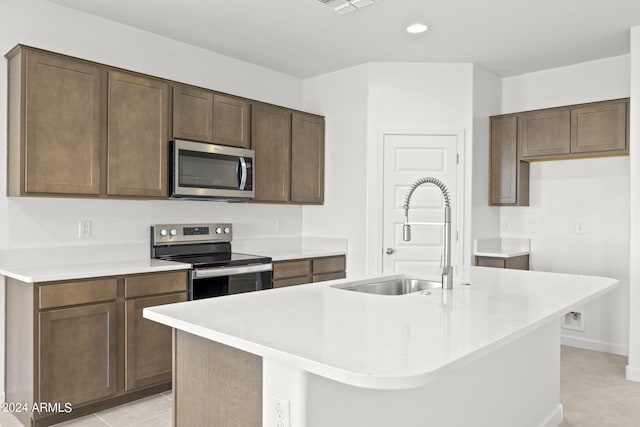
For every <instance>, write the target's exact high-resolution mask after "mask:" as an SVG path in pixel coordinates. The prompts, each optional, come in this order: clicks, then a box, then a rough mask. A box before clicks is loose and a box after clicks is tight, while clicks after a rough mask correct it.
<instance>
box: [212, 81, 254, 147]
mask: <svg viewBox="0 0 640 427" xmlns="http://www.w3.org/2000/svg"><path fill="white" fill-rule="evenodd" d="M250 129H251V103H250V102H249V101H248V100H246V99H242V98H236V97H233V96H227V95H222V94H219V93H216V94H214V96H213V142H215V143H216V144H222V145H232V146H234V147H241V148H249V147H250V146H251V139H250Z"/></svg>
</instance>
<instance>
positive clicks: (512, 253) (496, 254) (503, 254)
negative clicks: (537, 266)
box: [473, 249, 529, 258]
mask: <svg viewBox="0 0 640 427" xmlns="http://www.w3.org/2000/svg"><path fill="white" fill-rule="evenodd" d="M473 255H475V256H485V257H491V258H513V257H517V256H523V255H529V251H528V250H526V251H524V250H509V249H501V250H493V251H476V252H474V253H473Z"/></svg>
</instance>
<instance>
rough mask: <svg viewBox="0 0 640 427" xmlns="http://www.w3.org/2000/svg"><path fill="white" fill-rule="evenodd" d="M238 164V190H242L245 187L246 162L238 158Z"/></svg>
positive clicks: (242, 158)
mask: <svg viewBox="0 0 640 427" xmlns="http://www.w3.org/2000/svg"><path fill="white" fill-rule="evenodd" d="M238 161H239V162H240V163H239V164H240V187H239V189H240V190H244V186H245V185H247V162H246V161H245V160H244V157H240V158H239V159H238Z"/></svg>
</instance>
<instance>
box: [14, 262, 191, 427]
mask: <svg viewBox="0 0 640 427" xmlns="http://www.w3.org/2000/svg"><path fill="white" fill-rule="evenodd" d="M186 298H187V273H186V272H185V271H176V272H163V273H150V274H139V275H130V276H116V277H105V278H96V279H88V280H75V281H69V282H45V283H35V284H34V283H23V282H20V281H17V280H15V279H11V278H7V279H6V300H7V307H8V309H7V315H6V325H7V330H6V348H7V352H6V398H7V401H8V402H24V403H26V404H28V405H29V406H30V407H32V405H33V404H34V403H39V402H43V403H56V402H58V403H60V404H61V406H62V407H64V405H65V404H71V405H72V408H73V411H72V412H71V413H65V412H24V413H15V415H16V417H17V418H18V419H19V420H20V421H21V422H22V423H23V424H25V425H32V426H47V425H51V424H54V423H59V422H62V421H64V420H67V419H71V418H77V417H80V416H83V415H87V414H90V413H93V412H97V411H100V410H102V409H105V408H108V407H111V406H115V405H119V404H122V403H124V402H127V401H130V400H135V399H139V398H141V397H144V396H148V395H152V394H156V393H159V392H161V391H164V390H167V389H169V388H171V358H172V340H171V329H170V328H168V327H166V326H163V325H160V324H157V323H155V322H151V321H148V320H146V319H144V318H143V317H142V310H143V309H144V308H145V307H151V306H154V305H159V304H168V303H172V302H179V301H185V300H186Z"/></svg>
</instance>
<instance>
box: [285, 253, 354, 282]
mask: <svg viewBox="0 0 640 427" xmlns="http://www.w3.org/2000/svg"><path fill="white" fill-rule="evenodd" d="M272 274H273V287H274V288H282V287H286V286H294V285H301V284H304V283H312V282H322V281H325V280H334V279H343V278H345V277H346V257H345V256H344V255H338V256H328V257H317V258H305V259H296V260H285V261H274V262H273V273H272Z"/></svg>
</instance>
